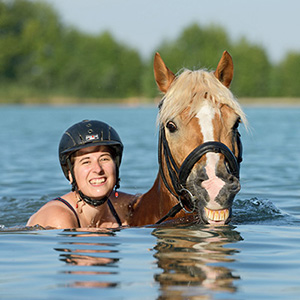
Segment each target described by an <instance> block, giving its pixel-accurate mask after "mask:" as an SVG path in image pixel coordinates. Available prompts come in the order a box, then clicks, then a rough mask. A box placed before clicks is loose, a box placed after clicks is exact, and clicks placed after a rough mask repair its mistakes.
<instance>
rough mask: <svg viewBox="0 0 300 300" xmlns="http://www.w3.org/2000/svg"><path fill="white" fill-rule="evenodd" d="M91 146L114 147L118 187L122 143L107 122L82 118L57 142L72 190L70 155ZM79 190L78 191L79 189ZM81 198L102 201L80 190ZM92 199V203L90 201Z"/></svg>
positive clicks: (97, 203)
mask: <svg viewBox="0 0 300 300" xmlns="http://www.w3.org/2000/svg"><path fill="white" fill-rule="evenodd" d="M91 146H109V147H111V148H113V149H114V152H115V156H114V159H115V163H116V173H117V174H116V175H117V178H116V187H117V188H118V187H119V181H120V179H119V167H120V164H121V160H122V154H123V144H122V141H121V139H120V137H119V135H118V133H117V132H116V131H115V130H114V129H113V128H112V127H111V126H109V125H108V124H106V123H104V122H101V121H97V120H84V121H82V122H79V123H76V124H74V125H73V126H71V127H70V128H69V129H67V130H66V132H65V133H64V134H63V136H62V138H61V140H60V143H59V150H58V153H59V161H60V165H61V168H62V170H63V173H64V175H65V176H66V178H67V179H68V180H69V171H71V176H72V177H73V190H76V189H77V184H76V180H75V177H74V174H73V166H72V164H71V160H70V157H71V155H72V154H73V153H75V152H76V151H78V150H80V149H83V148H87V147H91ZM79 192H80V191H79ZM80 195H81V197H82V198H83V200H85V201H86V199H88V200H87V201H86V202H87V203H89V204H92V205H94V206H97V205H100V204H102V203H104V202H105V201H106V200H107V199H103V201H101V203H100V202H99V201H96V200H93V199H90V198H88V197H86V196H84V195H83V194H82V193H81V192H80ZM90 201H92V203H90Z"/></svg>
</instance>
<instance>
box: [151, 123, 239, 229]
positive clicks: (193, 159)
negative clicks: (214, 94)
mask: <svg viewBox="0 0 300 300" xmlns="http://www.w3.org/2000/svg"><path fill="white" fill-rule="evenodd" d="M237 145H238V150H239V154H238V157H235V156H234V154H233V153H232V151H231V150H230V149H229V148H228V147H227V146H226V145H225V144H223V143H220V142H215V141H211V142H206V143H203V144H201V145H200V146H198V147H196V148H195V149H194V150H193V151H192V152H191V153H190V154H189V155H188V156H187V157H186V159H185V160H184V161H183V163H182V165H181V167H180V168H179V167H178V166H177V164H176V162H175V160H174V158H173V156H172V153H171V150H170V147H169V143H168V141H167V139H166V134H165V129H164V127H163V126H161V128H160V133H159V149H158V162H159V172H160V175H161V177H162V180H163V182H164V185H165V186H166V188H167V189H168V190H169V192H170V193H171V194H172V195H173V196H174V197H175V198H177V199H178V202H179V203H178V204H176V205H175V206H174V207H172V208H171V210H170V211H169V212H168V213H167V214H166V215H165V216H164V217H162V218H161V219H160V220H158V221H157V222H156V223H155V224H161V223H162V222H163V221H165V220H166V219H167V218H169V217H174V216H175V215H176V214H177V213H178V212H179V211H180V210H181V209H183V210H184V211H185V212H186V213H193V212H194V210H195V207H196V203H195V201H196V199H195V196H193V194H192V193H191V192H190V191H189V190H188V189H186V188H185V187H184V186H185V185H186V181H187V178H188V176H189V175H190V173H191V171H192V169H193V167H194V165H195V164H196V163H197V162H198V161H199V160H200V159H201V157H202V156H203V155H205V154H206V153H208V152H214V153H221V154H223V155H224V156H225V158H226V161H227V163H228V167H229V170H230V172H231V174H232V175H233V176H235V177H236V178H238V179H239V174H240V162H241V161H242V145H241V141H240V136H239V133H238V132H237ZM162 152H163V154H164V157H165V162H166V165H167V170H168V173H169V177H170V179H171V183H172V188H173V189H172V188H171V186H170V185H169V183H168V182H167V179H166V176H165V173H164V170H163V167H162ZM186 198H189V200H190V201H189V202H191V203H192V206H191V205H189V204H190V203H189V204H187V203H185V205H186V207H187V208H188V209H189V210H187V209H185V207H184V204H183V202H184V200H186Z"/></svg>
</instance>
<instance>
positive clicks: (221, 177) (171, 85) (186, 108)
mask: <svg viewBox="0 0 300 300" xmlns="http://www.w3.org/2000/svg"><path fill="white" fill-rule="evenodd" d="M153 68H154V77H155V80H156V83H157V86H158V88H159V90H160V91H161V92H162V93H163V97H162V99H161V101H160V103H159V105H158V107H159V113H158V118H157V123H158V127H159V145H158V162H159V171H158V174H157V177H156V179H155V182H154V184H153V186H152V187H151V189H150V190H149V191H147V192H146V193H144V194H142V195H140V196H139V197H137V199H136V201H135V202H134V203H133V204H132V213H131V217H130V219H129V222H128V223H129V225H130V226H144V225H150V224H151V225H152V224H161V223H163V222H165V221H170V220H173V222H177V223H178V222H179V223H199V224H218V225H224V224H227V223H229V222H230V219H231V215H232V203H233V200H234V197H235V195H236V194H237V193H238V192H239V191H240V188H241V185H240V180H239V173H240V163H241V161H242V144H241V139H240V134H239V131H238V126H239V124H240V123H244V124H246V121H247V120H246V117H245V114H244V112H243V110H242V109H241V106H240V105H239V103H238V101H237V99H236V98H235V97H234V96H233V94H232V92H231V91H230V90H229V87H230V84H231V81H232V78H233V61H232V58H231V56H230V54H229V53H228V52H227V51H224V52H223V55H222V57H221V59H220V61H219V63H218V65H217V68H216V70H215V71H207V70H205V69H200V70H193V71H191V70H189V69H183V70H182V71H181V72H179V73H178V74H177V75H175V74H174V73H173V72H172V71H170V70H169V68H168V67H167V66H166V65H165V63H164V61H163V59H162V58H161V56H160V54H159V53H156V54H155V57H154V64H153Z"/></svg>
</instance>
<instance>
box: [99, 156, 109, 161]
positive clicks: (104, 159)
mask: <svg viewBox="0 0 300 300" xmlns="http://www.w3.org/2000/svg"><path fill="white" fill-rule="evenodd" d="M111 159H112V158H111V156H110V155H105V156H102V157H101V158H100V161H110V160H111Z"/></svg>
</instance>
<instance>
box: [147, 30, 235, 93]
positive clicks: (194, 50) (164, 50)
mask: <svg viewBox="0 0 300 300" xmlns="http://www.w3.org/2000/svg"><path fill="white" fill-rule="evenodd" d="M229 49H230V41H229V38H228V36H227V34H226V32H225V31H224V30H223V28H221V27H220V26H215V25H210V26H208V27H200V26H199V25H198V24H192V25H191V26H189V27H187V28H186V29H185V30H183V32H182V33H181V34H180V36H179V37H178V38H177V39H176V40H174V41H165V42H164V43H162V45H161V46H160V47H159V48H158V52H159V53H160V55H161V56H162V58H163V59H164V61H165V62H166V64H167V66H168V67H169V69H171V70H172V71H173V72H175V73H176V72H178V71H179V70H181V69H182V68H183V67H184V68H189V69H191V70H194V69H199V68H208V69H213V68H215V67H216V66H217V63H218V61H219V59H220V58H221V56H222V53H223V51H224V50H229ZM152 61H153V57H151V62H150V63H148V67H147V71H146V73H145V75H144V78H143V86H144V90H145V93H147V94H148V95H151V96H153V95H155V93H157V92H156V90H155V89H153V86H155V83H154V79H153V64H152Z"/></svg>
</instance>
